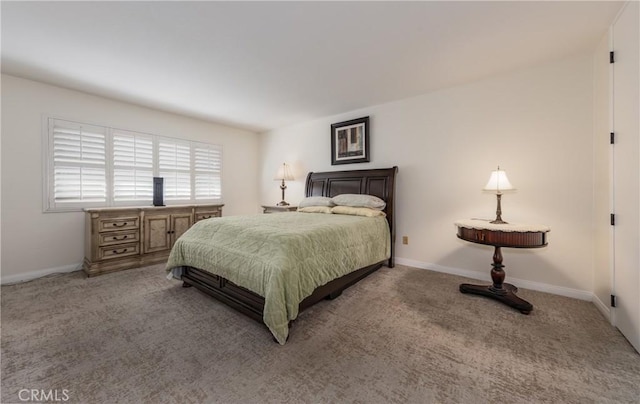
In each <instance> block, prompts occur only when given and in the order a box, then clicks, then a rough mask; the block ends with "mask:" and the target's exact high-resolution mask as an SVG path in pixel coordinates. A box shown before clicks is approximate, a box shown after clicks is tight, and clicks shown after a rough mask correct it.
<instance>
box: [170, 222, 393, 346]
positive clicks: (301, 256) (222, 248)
mask: <svg viewBox="0 0 640 404" xmlns="http://www.w3.org/2000/svg"><path fill="white" fill-rule="evenodd" d="M390 251H391V244H390V233H389V227H388V224H387V221H386V219H385V218H383V217H361V216H350V215H337V214H325V213H299V212H295V213H276V214H262V215H252V216H230V217H224V218H214V219H208V220H202V221H200V222H198V223H196V224H195V225H193V226H192V227H191V228H190V229H189V230H188V231H187V232H186V233H184V234H183V235H182V236H181V237H180V238H179V239H178V240H177V241H176V243H175V245H174V247H173V250H172V251H171V255H170V256H169V261H168V262H167V269H173V268H176V267H180V266H191V267H195V268H198V269H202V270H205V271H208V272H211V273H213V274H216V275H218V276H222V277H224V278H226V279H228V280H230V281H231V282H233V283H235V284H237V285H240V286H243V287H244V288H246V289H249V290H251V291H252V292H254V293H257V294H258V295H260V296H262V297H264V299H265V307H264V317H263V319H264V323H265V324H266V325H267V327H269V330H271V332H272V333H273V335H274V336H275V337H276V339H277V340H278V342H279V343H280V344H284V343H285V342H286V340H287V335H288V333H289V326H288V324H289V321H290V320H294V319H295V318H296V317H297V316H298V305H299V304H300V302H301V301H302V300H303V299H304V298H306V297H307V296H309V295H311V293H312V292H313V290H314V289H315V288H317V287H318V286H321V285H324V284H326V283H327V282H329V281H331V280H333V279H336V278H339V277H341V276H343V275H345V274H347V273H349V272H353V271H354V270H356V269H359V268H362V267H365V266H368V265H372V264H375V263H377V262H381V261H384V260H385V259H387V258H389V256H390ZM173 273H174V275H176V276H179V275H180V273H179V272H176V271H174V272H173Z"/></svg>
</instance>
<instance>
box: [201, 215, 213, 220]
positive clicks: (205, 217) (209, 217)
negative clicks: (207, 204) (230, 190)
mask: <svg viewBox="0 0 640 404" xmlns="http://www.w3.org/2000/svg"><path fill="white" fill-rule="evenodd" d="M202 218H203V219H211V215H209V216H202Z"/></svg>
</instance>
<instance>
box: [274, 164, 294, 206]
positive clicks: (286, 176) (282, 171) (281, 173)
mask: <svg viewBox="0 0 640 404" xmlns="http://www.w3.org/2000/svg"><path fill="white" fill-rule="evenodd" d="M293 179H294V178H293V174H292V173H291V168H289V164H287V163H282V165H281V166H280V168H278V172H277V173H276V176H275V178H274V180H276V181H282V183H281V184H280V189H281V190H282V200H281V201H280V202H278V205H277V206H289V203H288V202H286V201H285V200H284V190H285V189H287V185H286V184H285V183H284V182H285V181H293Z"/></svg>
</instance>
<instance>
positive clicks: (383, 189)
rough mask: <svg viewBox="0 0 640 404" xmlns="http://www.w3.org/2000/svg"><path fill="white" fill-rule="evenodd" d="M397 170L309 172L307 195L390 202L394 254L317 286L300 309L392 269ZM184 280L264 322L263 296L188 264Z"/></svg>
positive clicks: (394, 168) (388, 208)
mask: <svg viewBox="0 0 640 404" xmlns="http://www.w3.org/2000/svg"><path fill="white" fill-rule="evenodd" d="M397 171H398V167H392V168H384V169H373V170H352V171H330V172H319V173H314V172H310V173H309V175H308V176H307V182H306V191H305V195H306V196H328V197H333V196H336V195H339V194H369V195H374V196H377V197H378V198H381V199H382V200H384V201H385V202H386V203H387V206H386V207H385V210H384V211H385V213H386V214H387V221H388V222H389V229H390V232H391V256H390V258H389V259H388V260H385V261H386V262H385V261H381V262H378V263H376V264H374V265H370V266H367V267H364V268H360V269H358V270H356V271H354V272H351V273H348V274H346V275H344V276H342V277H340V278H337V279H334V280H332V281H330V282H329V283H327V284H325V285H322V286H320V287H318V288H316V289H315V290H314V292H313V293H312V294H311V295H310V296H309V297H307V298H306V299H304V300H303V301H302V302H301V303H300V306H299V311H300V312H302V311H303V310H304V309H306V308H308V307H311V306H312V305H314V304H315V303H317V302H319V301H320V300H323V299H335V298H336V297H338V296H340V294H341V293H342V291H343V290H345V289H346V288H348V287H349V286H351V285H353V284H354V283H356V282H358V281H359V280H361V279H362V278H364V277H366V276H367V275H369V274H371V273H372V272H374V271H376V270H378V269H379V268H380V267H381V266H382V265H383V264H386V265H387V266H388V267H389V268H393V266H394V255H395V236H396V234H395V217H394V216H395V215H394V208H395V206H394V205H395V192H394V191H395V176H396V172H397ZM284 214H286V213H284ZM182 280H183V284H182V286H184V287H190V286H195V287H196V288H197V289H199V290H201V291H203V292H204V293H206V294H208V295H211V296H213V297H215V298H216V299H218V300H220V301H222V302H223V303H226V304H227V305H229V306H231V307H233V308H234V309H236V310H238V311H240V312H242V313H244V314H245V315H247V316H249V317H251V318H253V319H255V320H257V321H259V322H261V323H262V322H263V320H262V313H263V310H264V298H263V297H262V296H259V295H257V294H255V293H253V292H251V291H249V290H247V289H245V288H243V287H241V286H238V285H236V284H234V283H233V282H230V281H229V280H227V279H225V278H222V277H220V276H217V275H213V274H211V273H209V272H206V271H203V270H200V269H197V268H192V267H184V272H183V274H182Z"/></svg>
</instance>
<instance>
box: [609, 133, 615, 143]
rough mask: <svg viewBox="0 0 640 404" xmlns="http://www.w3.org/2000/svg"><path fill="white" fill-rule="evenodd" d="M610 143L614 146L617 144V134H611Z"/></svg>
mask: <svg viewBox="0 0 640 404" xmlns="http://www.w3.org/2000/svg"><path fill="white" fill-rule="evenodd" d="M609 142H610V143H611V144H614V143H615V142H616V134H615V133H613V132H611V135H610V136H609Z"/></svg>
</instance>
